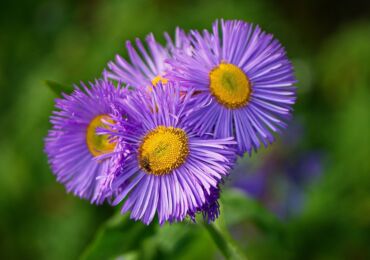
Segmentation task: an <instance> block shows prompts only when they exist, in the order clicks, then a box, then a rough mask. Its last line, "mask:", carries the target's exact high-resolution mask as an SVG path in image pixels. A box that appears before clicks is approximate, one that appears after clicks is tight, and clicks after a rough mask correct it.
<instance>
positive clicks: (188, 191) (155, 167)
mask: <svg viewBox="0 0 370 260" xmlns="http://www.w3.org/2000/svg"><path fill="white" fill-rule="evenodd" d="M192 95H193V93H192V91H189V92H188V93H186V94H185V95H180V90H179V88H178V87H177V86H175V85H174V84H173V83H168V84H166V85H162V84H161V83H159V84H158V85H157V87H156V88H154V89H153V91H152V92H151V94H150V95H148V94H147V93H140V92H135V93H133V95H131V96H129V97H127V99H125V100H124V101H123V102H121V104H119V107H120V109H122V110H123V111H124V112H125V113H126V114H125V113H122V112H119V110H120V109H118V113H115V114H114V115H112V118H113V120H114V121H115V122H117V123H116V126H115V127H114V131H112V134H113V135H116V136H118V137H119V138H121V141H122V142H124V143H126V144H127V145H129V146H130V147H131V149H130V154H128V155H127V157H126V160H125V162H124V163H123V164H121V167H120V169H119V170H118V171H117V172H116V174H115V177H114V180H113V182H112V190H119V192H117V195H116V197H115V200H114V202H113V204H118V203H120V202H121V201H123V200H125V201H124V204H123V208H122V213H125V212H127V211H131V218H133V219H135V220H141V221H142V222H144V223H146V224H149V223H150V222H151V221H152V220H153V218H154V216H155V214H156V213H157V215H158V219H159V222H160V223H161V224H163V223H164V222H166V221H169V222H173V221H182V220H183V219H184V218H185V217H186V216H190V217H192V216H194V214H195V213H196V212H203V213H204V214H205V215H206V216H207V218H208V219H209V220H214V219H215V218H216V217H217V216H218V204H217V198H218V185H219V184H220V182H221V180H222V178H223V177H224V176H226V175H227V174H228V171H229V169H230V168H231V166H232V165H233V163H234V160H235V149H234V148H233V146H234V145H235V142H234V141H233V140H232V138H230V137H228V138H223V139H212V138H209V137H207V136H200V135H199V134H198V133H197V132H195V131H193V130H192V129H191V128H188V127H187V125H188V124H189V122H190V121H191V120H192V116H191V115H190V114H189V113H190V111H191V109H192V107H193V106H190V104H191V105H193V103H189V101H190V99H191V96H192ZM122 115H123V116H122ZM122 127H124V129H125V131H124V132H121V131H120V128H122ZM127 129H131V130H130V131H128V130H127Z"/></svg>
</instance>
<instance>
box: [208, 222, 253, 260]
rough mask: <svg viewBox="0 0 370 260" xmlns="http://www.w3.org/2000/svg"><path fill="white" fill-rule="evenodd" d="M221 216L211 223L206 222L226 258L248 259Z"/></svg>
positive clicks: (231, 259) (232, 259)
mask: <svg viewBox="0 0 370 260" xmlns="http://www.w3.org/2000/svg"><path fill="white" fill-rule="evenodd" d="M220 218H221V216H220V217H219V219H218V220H217V221H216V222H214V223H211V224H207V223H204V226H205V228H206V229H207V231H208V233H209V234H210V236H211V237H212V239H213V241H214V242H215V244H216V245H217V247H218V249H219V250H220V251H221V253H222V254H223V255H224V257H225V258H226V259H230V260H246V259H247V257H246V256H245V255H244V254H243V252H242V250H241V249H240V248H239V246H238V245H237V243H236V242H235V241H234V240H233V238H232V237H231V235H230V233H229V232H228V230H227V228H226V225H224V223H222V219H220Z"/></svg>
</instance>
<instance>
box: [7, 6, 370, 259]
mask: <svg viewBox="0 0 370 260" xmlns="http://www.w3.org/2000/svg"><path fill="white" fill-rule="evenodd" d="M369 11H370V10H369V8H368V7H367V5H366V1H351V3H350V4H349V3H346V2H338V1H333V0H330V1H319V0H314V1H308V0H307V1H287V0H283V1H279V2H278V1H272V0H251V1H242V0H233V1H221V0H204V1H196V0H187V1H186V0H180V1H174V0H155V1H149V0H129V1H99V0H95V1H72V0H66V1H62V0H59V1H58V0H56V1H46V0H34V1H26V0H23V1H2V2H1V3H0V32H1V33H0V126H1V128H0V131H1V134H0V147H1V149H0V212H1V215H0V234H1V236H0V258H1V259H76V258H77V257H78V256H79V255H81V253H82V252H83V251H84V249H85V248H86V247H87V245H88V244H89V243H90V242H91V240H92V239H93V237H94V234H95V233H96V232H97V230H98V227H99V226H100V225H101V223H103V222H104V221H105V220H106V219H107V218H108V217H109V216H111V215H112V214H113V212H114V209H111V208H110V207H108V206H102V207H96V206H92V205H90V204H89V203H88V202H85V201H81V200H79V199H77V198H75V197H73V196H72V195H70V194H68V195H67V194H66V193H65V190H64V187H63V186H62V185H60V184H58V183H56V181H55V178H54V176H53V175H52V173H51V171H50V169H49V167H48V164H47V161H46V156H45V155H44V153H43V138H44V136H45V135H46V133H47V129H48V128H49V126H50V125H49V121H48V117H49V115H50V113H51V111H52V109H53V102H54V99H55V95H54V94H53V93H52V91H51V90H49V89H47V88H46V87H45V85H44V83H43V82H44V80H46V79H50V80H55V81H58V82H62V83H66V84H72V83H78V82H79V81H80V80H82V81H89V80H90V81H91V80H94V79H95V78H96V77H99V76H100V75H101V72H102V70H103V69H104V67H105V65H106V64H107V62H108V61H109V60H111V59H113V57H114V55H115V53H117V52H118V53H120V54H122V55H126V53H125V50H124V42H125V41H126V40H133V39H134V38H135V37H144V36H145V35H146V34H147V33H149V32H153V33H154V34H155V35H156V37H157V38H158V39H159V40H160V41H162V42H163V41H164V39H163V37H162V33H163V31H168V32H173V31H174V29H175V27H176V26H180V27H183V28H184V29H187V30H188V29H203V28H207V29H208V28H210V27H211V23H212V22H213V21H214V20H215V19H216V18H226V19H236V18H238V19H243V20H246V21H248V22H253V23H257V24H260V25H261V27H262V28H263V29H264V30H266V31H268V32H271V33H273V34H274V35H275V36H276V37H277V38H278V39H279V40H280V41H281V42H282V44H283V45H284V46H285V47H286V50H287V52H288V56H289V57H290V58H291V59H292V61H293V63H294V65H295V69H296V74H297V77H298V80H299V83H298V101H297V104H296V105H295V112H294V116H295V119H294V120H293V122H292V124H291V127H290V129H288V131H287V133H286V135H287V136H283V137H279V138H278V141H277V142H276V143H275V144H274V145H272V146H271V147H270V148H269V149H266V150H264V151H262V152H260V153H258V154H254V155H252V157H251V158H249V157H248V158H243V159H242V160H240V165H239V167H238V168H237V169H236V170H235V171H234V172H233V175H232V176H231V180H230V183H229V184H227V185H229V186H232V184H231V183H232V182H233V180H232V179H233V178H234V177H233V176H236V175H237V177H235V178H237V179H239V180H240V179H243V178H248V177H251V175H253V174H258V173H257V172H256V171H255V170H253V171H252V170H249V169H250V166H248V167H249V168H248V169H247V168H245V167H244V165H245V164H249V163H250V162H251V163H252V168H253V167H255V168H258V167H260V166H259V165H262V164H266V162H268V160H271V158H276V157H278V158H280V159H279V160H280V161H282V162H283V164H284V165H295V163H296V162H297V161H298V160H299V158H298V156H296V155H297V154H302V155H303V154H310V153H311V152H315V153H316V152H318V154H319V157H320V160H319V161H320V170H319V173H318V177H316V178H315V180H314V181H310V182H308V181H307V182H304V184H302V185H300V186H299V192H296V193H294V192H293V193H289V194H288V195H286V196H282V197H279V196H281V194H286V192H285V191H286V190H288V189H291V185H293V184H292V181H290V179H289V178H287V176H288V172H286V171H288V170H287V168H285V167H280V168H279V169H277V168H276V174H273V176H269V177H268V178H269V180H270V181H269V183H268V185H269V186H268V188H266V187H264V189H267V190H268V192H267V193H265V195H264V198H263V199H261V198H259V201H260V203H262V205H263V206H264V207H266V208H267V209H268V210H271V211H272V212H275V211H274V207H275V206H274V205H276V203H277V202H276V200H277V198H278V197H279V201H278V202H279V203H280V204H282V205H288V204H289V203H286V202H287V201H291V200H292V199H294V198H296V196H299V198H301V199H300V200H299V201H298V202H296V203H295V204H294V205H293V206H292V205H290V206H289V207H293V209H291V208H290V210H289V212H292V211H293V212H294V214H283V215H284V216H283V217H281V214H279V213H277V215H278V216H279V217H281V219H282V220H281V221H282V225H281V227H280V228H279V231H276V230H273V229H272V230H271V229H269V228H264V227H263V225H262V226H261V225H258V221H257V222H256V221H253V217H252V218H249V217H238V216H239V215H238V212H231V211H232V210H229V211H227V212H224V211H223V212H222V214H224V217H225V218H228V219H229V220H230V219H232V220H233V221H231V222H228V223H229V225H230V228H231V231H232V235H233V237H234V238H235V239H236V240H237V242H238V243H239V245H240V246H241V248H242V249H243V250H245V252H246V255H247V256H248V257H249V259H370V247H369V245H370V162H369V161H368V160H369V159H370V138H369V136H370V114H369V113H370V112H369V111H370V19H369V13H370V12H369ZM297 124H298V125H299V126H300V127H298V128H297V129H296V128H294V127H293V125H297ZM291 135H294V136H295V138H297V140H296V141H295V143H294V144H293V145H292V144H289V145H287V144H286V143H285V142H284V141H283V140H285V139H291ZM281 158H283V159H281ZM272 165H274V164H272ZM246 167H247V166H246ZM271 167H272V171H274V169H275V168H274V166H271ZM271 167H270V168H271ZM307 167H308V166H307V165H306V164H303V166H302V167H301V168H299V169H300V171H301V172H300V173H301V174H302V175H303V176H304V175H305V174H309V170H308V168H307ZM293 171H296V169H295V168H294V170H293ZM252 177H253V176H252ZM303 178H305V177H303ZM282 183H283V184H282ZM239 188H241V189H242V191H243V192H246V194H248V193H247V192H248V189H246V190H244V189H243V187H239ZM271 201H273V202H274V204H273V206H272V207H271V205H272V204H271ZM280 204H279V205H280ZM227 207H228V206H227V205H225V211H226V210H227ZM245 210H246V211H248V209H245ZM241 211H243V210H241ZM283 211H284V210H283ZM284 212H285V213H286V210H285V211H284ZM275 213H276V212H275ZM243 216H244V215H243ZM227 221H228V220H227V219H226V222H227ZM159 232H160V234H157V236H158V237H159V238H155V237H154V238H150V239H147V240H145V246H144V247H143V248H145V250H148V251H146V253H145V254H144V255H145V256H146V257H147V258H150V256H154V257H155V258H161V259H163V258H170V259H198V258H200V257H203V258H204V259H209V258H210V259H212V258H220V256H221V255H220V253H219V252H217V249H216V246H215V245H214V244H213V242H212V240H211V239H210V238H209V236H208V235H207V234H206V233H205V231H204V230H201V229H200V228H199V227H195V226H194V225H191V224H189V223H187V224H184V225H173V226H171V227H168V226H165V227H164V228H163V229H161V230H160V231H159ZM162 233H163V234H162ZM174 237H177V238H178V239H179V241H180V242H178V243H177V244H175V242H172V243H171V239H172V238H174ZM125 239H127V241H129V240H130V236H127V238H125ZM153 245H154V246H153ZM157 246H158V247H159V248H161V250H162V251H161V252H159V251H160V250H157V249H156V248H155V247H157ZM156 250H157V251H158V252H159V253H158V252H157V251H156ZM153 252H157V253H153ZM133 255H134V254H133ZM130 257H134V256H132V255H131V256H128V258H130Z"/></svg>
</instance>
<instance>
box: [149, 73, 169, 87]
mask: <svg viewBox="0 0 370 260" xmlns="http://www.w3.org/2000/svg"><path fill="white" fill-rule="evenodd" d="M159 82H161V83H162V84H166V83H167V82H168V79H166V78H164V77H162V76H161V75H158V76H156V77H155V78H154V79H152V84H153V86H156V85H157V84H158V83H159Z"/></svg>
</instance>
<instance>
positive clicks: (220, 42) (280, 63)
mask: <svg viewBox="0 0 370 260" xmlns="http://www.w3.org/2000/svg"><path fill="white" fill-rule="evenodd" d="M191 43H192V45H193V47H194V49H193V51H192V55H185V54H183V53H176V54H175V55H174V59H170V60H169V61H168V63H169V64H170V65H171V66H172V69H171V70H170V71H169V72H168V73H167V74H166V75H165V77H166V78H168V79H169V80H174V81H179V82H180V84H181V86H185V87H191V88H193V89H194V90H195V91H196V93H197V95H196V96H195V98H196V99H197V100H198V103H202V104H206V106H199V109H198V111H196V113H194V114H193V118H192V126H193V127H194V129H195V130H197V131H199V132H200V133H214V135H215V138H225V137H229V136H234V137H235V139H236V141H237V142H238V150H239V153H244V152H246V151H247V152H248V153H249V154H250V153H251V152H252V150H253V149H254V150H257V149H258V148H259V147H260V146H261V144H262V143H263V144H264V145H265V146H267V145H268V144H269V143H271V142H273V141H274V136H273V134H272V132H279V131H280V129H283V128H286V126H287V125H286V123H285V121H287V120H288V119H289V118H290V117H291V112H292V105H293V104H294V103H295V100H296V95H295V87H294V86H293V84H294V83H295V82H296V80H295V77H294V74H293V67H292V65H291V62H290V61H289V60H288V58H287V56H286V53H285V50H284V48H283V47H282V46H281V44H280V43H279V42H278V41H277V40H276V39H274V38H273V36H272V35H271V34H267V33H265V32H263V31H262V30H261V29H260V27H258V26H253V25H251V24H248V23H245V22H243V21H223V20H221V28H220V27H219V23H218V21H216V22H215V23H214V24H213V32H212V33H209V32H208V31H204V33H203V34H200V33H199V32H197V31H192V32H191Z"/></svg>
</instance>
